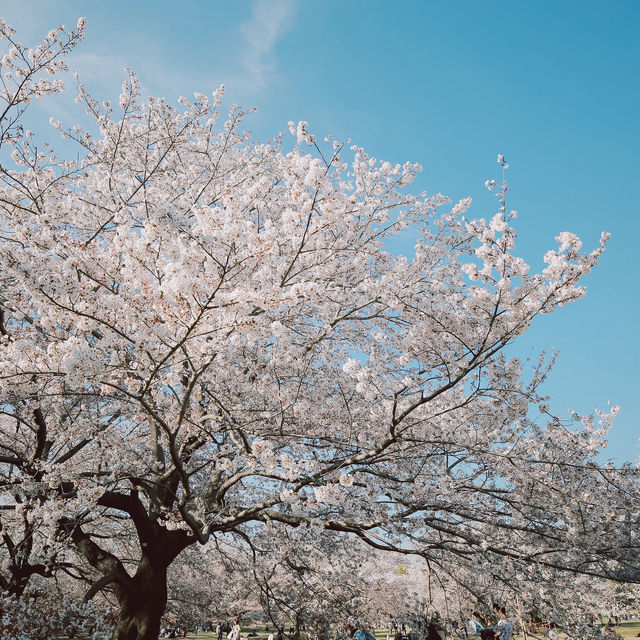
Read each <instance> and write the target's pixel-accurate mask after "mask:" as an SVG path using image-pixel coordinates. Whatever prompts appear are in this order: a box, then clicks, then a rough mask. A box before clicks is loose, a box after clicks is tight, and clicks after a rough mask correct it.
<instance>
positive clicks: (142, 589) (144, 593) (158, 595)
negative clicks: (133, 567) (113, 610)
mask: <svg viewBox="0 0 640 640" xmlns="http://www.w3.org/2000/svg"><path fill="white" fill-rule="evenodd" d="M118 601H119V604H120V612H119V614H118V619H117V621H116V628H115V630H114V633H113V637H114V640H158V636H159V635H160V619H161V618H162V614H163V613H164V610H165V607H166V604H167V570H166V567H165V566H164V563H163V565H162V566H160V567H158V566H153V565H152V563H151V562H149V561H148V560H147V559H143V560H142V561H141V563H140V565H139V567H138V571H137V572H136V575H135V577H134V578H133V580H132V583H131V585H130V588H129V589H127V590H126V591H124V590H123V591H122V592H120V593H119V594H118Z"/></svg>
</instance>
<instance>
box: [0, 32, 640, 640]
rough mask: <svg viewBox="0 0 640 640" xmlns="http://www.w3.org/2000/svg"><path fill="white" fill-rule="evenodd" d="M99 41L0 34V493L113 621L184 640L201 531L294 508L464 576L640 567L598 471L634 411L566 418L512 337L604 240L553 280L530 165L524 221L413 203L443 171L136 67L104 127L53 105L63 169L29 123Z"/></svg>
mask: <svg viewBox="0 0 640 640" xmlns="http://www.w3.org/2000/svg"><path fill="white" fill-rule="evenodd" d="M83 28H84V27H83V22H82V21H81V22H80V23H79V27H78V30H77V31H74V32H73V35H69V36H67V40H64V41H63V42H62V44H60V38H61V37H62V36H60V34H61V33H64V32H61V31H54V32H51V34H49V35H48V36H47V41H45V45H44V48H41V49H36V50H34V52H33V53H29V52H28V51H27V50H26V49H25V48H24V47H22V46H21V45H18V44H16V42H15V41H14V40H13V32H12V31H11V30H10V28H9V27H7V26H6V25H5V24H4V23H2V30H1V32H0V33H1V34H2V36H3V38H5V40H7V41H8V53H7V54H6V55H5V56H4V57H3V58H2V61H1V65H2V73H3V78H4V89H3V91H2V93H1V94H0V97H1V98H2V100H3V101H4V105H5V106H4V107H3V109H2V111H1V112H0V122H1V123H2V124H1V126H2V129H1V131H0V141H1V142H2V145H3V146H2V150H1V151H0V154H2V167H1V169H0V291H1V292H2V294H1V295H2V299H1V301H0V302H1V306H0V334H1V340H0V384H1V386H0V394H1V396H0V407H1V412H0V443H1V447H2V449H1V451H0V465H1V468H0V474H2V477H3V481H2V484H1V485H0V486H1V490H2V496H0V504H1V505H2V517H3V527H4V526H5V525H4V522H5V518H7V519H9V520H11V519H13V521H17V520H18V519H19V513H20V512H21V511H24V510H25V509H27V510H29V511H30V512H36V514H39V515H40V516H41V517H42V521H43V522H44V521H47V522H51V523H54V525H55V531H53V533H52V535H51V536H49V538H50V541H51V542H52V543H55V544H58V543H62V542H63V541H66V543H71V544H73V545H74V546H75V548H76V549H77V551H78V553H79V554H81V555H82V556H83V557H84V558H85V559H86V562H88V563H89V564H90V565H91V566H93V567H94V569H95V570H96V572H97V574H98V576H99V579H98V580H97V581H96V583H95V584H94V586H93V587H92V588H91V589H90V591H89V593H90V594H93V593H95V592H97V591H99V590H101V589H105V588H107V589H109V590H111V591H112V593H113V594H114V596H115V598H116V600H117V602H118V606H119V617H118V620H117V623H116V631H115V637H116V638H119V639H121V640H124V639H130V640H134V639H135V640H150V639H153V640H155V639H156V638H157V636H158V631H159V625H160V619H161V616H162V614H163V612H164V610H165V606H166V602H167V584H166V575H167V569H168V567H169V566H170V565H171V564H172V562H173V561H174V560H175V559H176V557H177V556H178V555H179V554H180V553H181V552H182V551H183V550H184V549H185V548H187V547H189V546H190V545H193V544H195V543H207V542H208V541H210V540H212V539H215V538H216V537H219V536H229V535H231V536H234V535H235V536H238V537H240V538H242V539H246V538H247V537H250V536H252V535H255V533H256V531H257V530H258V529H259V528H260V526H263V525H268V523H270V522H274V523H279V524H281V525H288V526H291V527H306V528H308V531H309V532H310V535H311V534H313V533H314V532H317V534H318V535H320V533H321V532H322V531H325V530H329V531H334V532H341V533H344V534H351V535H354V536H357V537H359V538H360V539H361V540H363V541H364V542H366V543H367V544H368V545H370V546H371V547H373V548H376V549H379V550H387V551H398V552H402V553H405V554H420V555H422V556H423V557H424V558H426V559H427V560H428V561H429V566H430V569H431V571H432V572H434V573H438V572H439V573H441V574H442V575H449V576H450V577H451V578H452V579H454V580H455V579H456V576H457V575H464V571H467V572H474V571H475V572H478V571H481V570H482V569H483V568H486V567H487V566H490V567H492V568H493V571H494V572H500V573H501V575H502V576H503V577H504V578H505V579H507V578H513V579H514V580H515V579H517V575H518V573H519V572H521V571H523V570H526V569H527V568H528V567H531V566H534V565H535V566H536V567H549V568H553V569H562V570H570V571H577V572H581V573H586V574H594V575H610V574H611V573H612V572H614V571H616V570H617V568H618V567H619V566H620V565H619V563H620V561H621V560H625V561H626V559H631V560H632V561H633V562H635V560H633V558H634V556H633V555H632V554H631V553H630V552H629V553H628V555H626V556H625V555H624V554H625V553H627V551H629V550H633V549H636V548H637V547H635V546H634V544H633V543H631V544H630V545H629V546H627V547H626V550H621V549H620V547H619V546H616V540H618V539H619V537H615V536H614V534H615V532H616V531H617V527H618V525H619V523H618V522H617V521H613V520H607V519H605V518H600V517H593V518H591V515H595V516H598V515H599V514H600V513H602V509H603V508H604V507H603V505H605V504H606V500H609V498H610V497H611V496H614V497H616V496H618V493H616V492H615V490H614V489H615V487H617V486H618V485H616V484H615V482H614V478H617V476H616V473H617V472H616V471H615V470H613V469H609V468H599V467H598V465H597V463H596V455H597V453H598V450H599V448H600V446H601V444H602V441H603V438H604V437H605V435H606V429H607V428H608V426H609V423H610V420H611V418H612V416H613V415H614V414H615V412H616V409H613V410H612V411H611V413H610V414H607V415H601V416H600V418H599V423H598V422H597V421H594V420H593V419H592V418H590V417H589V418H579V417H576V421H577V423H578V424H576V425H575V426H574V427H571V426H567V425H564V424H563V423H562V422H560V421H559V420H558V419H557V418H556V417H554V416H552V415H551V414H550V413H549V409H548V405H547V399H546V398H544V397H543V396H541V395H540V393H539V391H538V389H539V386H540V384H541V383H542V382H543V381H544V379H545V377H546V375H547V372H548V365H547V364H546V363H545V361H544V360H541V361H540V362H539V363H538V364H536V365H534V366H533V367H525V366H523V364H522V363H521V361H520V360H519V359H518V358H515V357H509V356H508V355H507V354H506V353H505V348H506V347H507V346H509V345H510V344H511V343H512V342H513V341H514V340H515V339H516V338H518V336H520V335H521V334H523V333H524V332H525V331H526V330H527V329H528V328H529V326H530V324H531V322H532V321H533V319H534V318H536V316H538V315H540V314H545V313H550V312H552V311H554V310H555V309H557V308H558V307H560V306H562V305H564V304H566V303H567V302H571V301H574V300H576V299H578V298H581V297H582V296H583V295H584V293H585V290H584V287H583V286H582V284H581V279H582V277H583V276H584V275H585V274H587V273H589V271H590V270H591V269H592V268H593V267H594V266H595V265H596V263H597V261H598V258H599V256H600V255H601V253H602V251H603V247H604V243H605V241H606V238H607V235H606V234H603V236H602V238H601V244H600V247H599V248H597V249H596V250H594V251H592V252H590V253H584V252H582V250H581V242H580V240H579V239H578V238H577V237H576V236H575V235H573V234H571V233H568V232H563V233H561V234H560V235H559V236H558V237H557V240H558V247H557V248H556V249H554V250H550V251H549V252H547V254H546V255H545V256H544V260H545V262H546V267H545V268H544V270H543V271H542V272H541V273H537V274H531V273H530V270H529V267H528V266H527V265H526V264H525V263H524V261H523V260H522V259H521V258H519V257H518V256H516V255H515V253H514V245H515V231H514V229H513V228H512V226H511V224H512V218H513V217H514V215H515V214H514V212H510V211H509V210H508V209H507V206H506V202H505V196H506V184H505V183H504V181H503V183H502V186H500V185H499V186H498V187H497V189H498V195H499V207H498V211H497V213H495V215H492V216H491V217H490V219H489V220H485V219H484V218H477V219H472V220H469V219H468V218H466V217H465V214H466V211H467V209H468V207H469V204H470V203H469V201H468V200H464V201H461V202H459V203H458V204H456V205H455V206H453V207H448V200H447V199H446V198H445V197H443V196H441V195H435V196H429V195H427V194H424V193H419V194H412V193H410V192H409V191H408V190H406V186H407V185H408V184H409V183H410V182H411V181H412V180H413V178H414V177H415V174H416V172H417V171H418V166H417V165H412V164H409V163H407V164H405V165H392V164H389V163H388V162H378V161H377V160H376V159H375V158H372V157H370V156H368V155H367V154H366V153H365V152H364V151H363V150H362V149H360V148H356V147H351V149H350V150H349V149H345V147H344V145H343V144H341V143H337V142H334V143H333V145H332V147H331V146H330V145H328V144H326V145H325V144H324V143H322V144H319V143H318V142H317V141H316V140H315V138H314V137H313V136H312V135H311V134H310V133H309V132H308V130H307V125H306V124H305V123H303V122H301V123H299V124H298V125H297V126H296V125H293V124H292V125H291V130H292V133H293V134H294V135H295V136H296V139H297V144H296V146H295V147H294V148H292V149H289V148H288V147H287V144H286V143H284V142H283V141H282V140H281V139H280V138H277V139H275V140H272V141H269V142H266V143H260V142H254V141H252V140H251V138H250V136H249V134H248V133H247V132H246V131H244V130H243V129H242V126H243V125H242V121H243V118H244V116H245V113H246V112H244V111H242V110H241V109H240V108H238V107H233V108H232V109H231V113H230V115H229V117H228V119H227V120H226V121H225V122H224V123H222V124H219V123H218V120H219V113H218V106H219V104H220V100H221V97H222V90H218V91H216V92H214V94H213V100H211V99H209V98H208V97H207V96H205V95H202V94H195V100H194V101H193V102H191V101H189V100H186V99H184V98H181V99H180V104H181V107H180V108H179V109H177V108H174V107H173V106H171V105H170V104H168V103H167V102H166V101H165V100H162V99H152V98H149V99H147V100H143V99H142V98H141V97H140V94H139V89H138V83H137V80H136V77H135V76H134V75H133V74H132V73H130V74H129V76H128V79H127V80H126V82H125V83H124V87H123V91H122V94H121V96H120V99H119V103H118V106H117V107H115V108H112V107H110V106H109V105H105V104H102V103H99V102H97V101H96V100H95V99H94V98H92V97H91V96H90V95H89V94H88V93H87V91H86V90H85V88H84V87H83V86H82V85H79V87H78V102H80V103H81V104H83V105H84V107H85V108H86V111H87V112H88V114H89V115H90V116H91V117H92V118H93V122H94V124H95V130H96V132H95V133H94V134H92V133H91V132H89V131H85V130H83V129H82V128H80V127H79V126H74V127H72V128H70V129H65V128H64V127H63V125H62V124H60V123H58V122H55V121H53V120H52V121H51V122H52V124H53V126H54V127H55V129H57V130H58V132H59V133H60V134H61V135H62V137H63V138H66V139H67V140H68V141H70V142H71V143H72V144H73V143H75V147H76V148H77V151H76V152H75V154H74V157H75V158H76V159H75V160H63V159H61V158H59V157H58V156H56V155H55V154H54V152H53V151H52V150H51V149H50V148H49V147H46V146H44V145H41V144H40V143H39V142H38V138H37V137H36V136H34V134H33V133H32V132H31V131H27V130H24V129H22V128H21V126H20V121H19V118H20V117H21V115H22V112H23V111H24V110H25V109H26V108H27V106H28V104H29V102H30V100H31V98H32V97H37V96H38V95H46V94H50V93H56V92H58V91H59V90H60V86H59V84H57V81H48V80H42V79H39V75H38V74H41V73H42V72H47V71H51V72H54V73H57V72H58V71H59V70H61V69H62V68H63V63H62V61H61V59H60V56H62V55H63V54H66V52H67V51H68V49H69V48H70V47H71V46H72V45H73V44H75V42H76V40H77V39H78V38H79V37H80V35H81V33H82V29H83ZM56 52H57V53H56ZM7 74H8V75H7ZM63 148H65V149H66V148H68V147H66V146H64V147H63ZM8 150H11V159H9V158H8ZM499 162H500V164H501V165H502V167H503V169H504V168H506V164H505V162H504V159H503V158H501V157H500V158H499ZM489 186H490V187H493V183H489ZM400 236H402V237H415V239H416V240H415V246H414V248H413V250H412V251H411V254H412V257H404V256H401V255H397V254H396V253H394V252H392V251H391V250H390V249H389V245H390V243H391V242H392V241H394V240H395V239H397V238H398V237H400ZM628 473H631V471H628ZM616 499H617V498H616ZM614 504H615V503H614ZM620 504H623V505H624V504H626V503H624V502H622V503H620ZM590 508H591V509H592V512H591V515H590V513H589V509H590ZM607 508H609V507H607ZM618 513H619V514H620V516H621V517H622V518H623V519H625V518H626V521H627V523H628V524H629V523H633V524H634V525H635V524H637V523H636V521H637V512H636V511H633V510H626V509H625V508H621V509H619V510H618ZM119 523H120V525H121V526H122V527H123V530H124V531H129V530H130V529H127V527H130V528H132V529H135V532H136V536H137V541H138V544H139V549H138V551H137V554H136V556H135V557H133V558H131V557H130V555H129V554H120V553H119V551H118V547H117V545H113V544H112V542H111V538H112V537H113V536H114V527H116V529H117V527H118V526H119ZM7 548H8V547H5V550H6V549H7ZM625 570H626V569H625ZM634 571H635V569H633V570H629V571H628V572H627V573H626V574H625V579H629V580H635V579H636V577H637V573H634ZM535 575H538V574H535Z"/></svg>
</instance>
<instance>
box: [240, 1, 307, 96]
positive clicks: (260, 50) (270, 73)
mask: <svg viewBox="0 0 640 640" xmlns="http://www.w3.org/2000/svg"><path fill="white" fill-rule="evenodd" d="M295 8H296V0H255V2H254V3H253V7H252V10H251V17H250V18H249V19H248V20H247V21H246V22H244V23H243V24H242V25H241V26H240V32H241V34H242V37H243V43H242V46H243V53H242V62H243V66H244V71H245V72H246V74H247V78H246V80H247V84H251V85H253V88H254V89H257V90H263V89H265V88H266V87H267V86H268V85H269V84H270V82H271V81H272V80H273V78H274V76H275V75H276V72H277V58H276V54H275V48H276V45H277V43H278V40H279V39H280V38H281V37H282V36H283V35H284V33H285V32H286V31H287V29H288V28H289V27H290V26H291V24H292V22H293V15H294V13H295Z"/></svg>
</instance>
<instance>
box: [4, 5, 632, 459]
mask: <svg viewBox="0 0 640 640" xmlns="http://www.w3.org/2000/svg"><path fill="white" fill-rule="evenodd" d="M0 15H2V16H3V17H4V18H5V19H6V20H7V22H9V23H10V24H12V25H13V26H14V27H16V28H17V29H18V33H19V35H20V36H21V38H22V39H23V40H24V41H25V42H35V40H36V39H38V38H39V37H40V36H41V35H44V33H46V32H47V31H48V30H49V29H50V28H52V27H54V26H57V25H58V24H60V23H64V24H67V25H73V24H75V22H76V20H77V18H78V17H79V16H81V15H84V16H86V17H87V18H88V20H89V29H88V33H87V38H86V40H85V42H84V43H83V44H82V45H81V47H80V48H79V49H78V50H77V52H76V54H75V55H74V57H73V59H72V63H73V66H75V67H76V68H77V69H78V70H79V72H80V73H81V75H82V77H83V78H84V79H85V80H86V81H87V84H88V85H89V86H90V87H91V88H92V89H93V90H94V92H95V93H96V94H97V95H98V97H101V98H109V99H112V98H115V96H117V94H118V92H119V88H120V85H121V83H122V80H123V78H124V74H123V71H122V69H123V67H124V66H126V65H128V66H131V67H132V68H133V69H134V70H135V71H136V72H137V73H138V75H139V77H140V79H141V82H142V85H143V88H144V89H145V91H146V92H148V93H151V94H153V95H156V96H157V95H163V96H166V97H167V98H175V97H177V96H178V95H186V96H190V95H192V93H193V91H196V90H198V91H202V92H208V91H210V90H212V89H214V88H215V87H217V86H218V85H219V84H221V83H224V84H225V85H226V87H227V94H226V95H227V100H228V103H229V104H231V103H232V102H237V103H241V104H244V105H255V106H257V107H258V113H257V114H255V115H254V116H253V117H252V118H251V119H250V120H248V121H247V125H248V127H249V128H250V129H251V130H252V131H253V132H254V135H255V137H257V138H265V137H269V136H272V135H275V134H277V133H278V132H279V131H283V130H285V129H286V128H287V122H288V121H289V120H294V121H297V120H307V121H309V123H310V130H311V131H313V132H314V133H316V134H318V135H320V136H324V135H326V134H332V135H334V136H335V137H338V138H347V137H349V138H351V139H352V140H353V142H354V143H357V144H358V145H360V146H363V147H365V148H366V149H367V150H368V151H369V152H370V153H371V154H372V155H375V156H376V157H378V158H382V159H385V160H389V161H391V162H404V161H407V160H410V161H413V162H420V163H421V164H422V165H423V167H424V171H423V173H422V175H421V177H420V179H419V180H418V183H417V187H416V188H418V189H427V190H429V191H431V192H442V193H445V194H447V195H449V196H450V197H451V198H453V199H454V200H455V199H458V198H461V197H464V196H471V197H472V198H473V200H474V204H473V207H472V210H471V213H470V215H472V216H474V217H481V216H490V215H492V214H493V213H494V212H495V198H494V197H493V196H492V195H491V194H489V193H488V192H487V191H486V190H485V188H484V181H485V180H486V179H487V178H497V177H498V166H497V165H496V164H495V158H496V155H497V154H498V153H503V154H505V156H506V157H507V160H508V162H509V163H510V166H511V168H510V170H509V172H508V178H509V181H510V186H511V189H512V191H511V192H510V194H509V198H510V201H509V203H508V205H509V207H510V208H515V209H517V210H518V212H519V219H518V221H517V225H516V228H517V231H518V234H519V251H520V252H521V254H522V255H523V257H524V258H525V259H526V260H527V261H528V262H529V264H531V265H532V266H534V267H540V265H541V264H542V260H541V258H542V255H543V254H544V252H545V251H546V250H547V249H549V248H551V247H552V246H553V245H554V240H553V238H554V236H555V235H556V234H557V233H558V232H560V231H565V230H569V231H574V232H575V233H577V234H578V235H580V236H581V238H582V239H583V241H584V243H585V246H586V247H587V248H593V247H595V245H596V243H597V240H598V238H599V236H600V232H601V231H603V230H607V231H609V232H611V234H612V238H611V241H610V243H609V247H608V250H607V252H606V254H605V255H604V257H603V258H602V260H601V266H600V268H599V269H598V270H597V272H596V273H593V274H592V275H591V276H590V277H589V278H588V279H587V282H586V284H587V287H588V290H589V292H588V295H587V298H586V299H584V300H582V301H580V302H578V303H576V304H573V305H570V306H568V307H567V308H565V309H562V310H561V311H560V312H558V313H556V314H553V315H551V316H546V317H543V318H540V320H539V322H537V323H536V324H535V326H534V327H533V328H532V330H531V332H530V333H529V334H527V335H526V336H524V337H523V339H522V341H521V343H520V350H521V352H522V353H524V354H527V353H535V352H537V351H539V350H540V349H543V348H549V349H552V348H559V349H560V359H559V361H558V364H557V366H556V368H555V370H554V372H553V374H552V376H551V379H550V381H549V383H548V384H547V388H546V389H547V392H548V393H549V394H551V395H552V398H553V401H552V408H553V409H555V410H556V411H558V412H560V413H561V414H564V415H566V411H567V410H568V409H569V408H573V409H575V410H577V411H578V412H582V413H586V412H591V411H592V410H593V409H594V408H596V407H599V408H602V409H604V408H606V406H607V401H611V402H612V403H615V404H619V405H621V406H622V409H623V410H622V413H621V414H620V415H619V416H618V418H617V421H616V426H615V428H614V431H613V432H612V434H611V438H610V447H609V450H608V455H610V456H612V457H615V458H617V459H626V460H635V459H637V457H638V446H637V443H638V437H639V436H640V429H638V425H639V419H640V401H639V397H640V389H639V388H638V374H637V371H636V368H637V365H638V362H639V361H640V347H639V344H640V340H639V339H638V331H637V329H634V325H635V326H637V325H638V324H639V323H638V320H637V319H636V318H637V316H638V314H639V313H640V303H639V302H638V294H639V289H640V287H639V285H638V277H639V276H640V269H639V268H638V242H639V240H640V222H639V214H640V210H639V209H640V206H639V204H638V195H637V190H638V188H639V186H640V162H639V161H638V155H637V154H638V149H639V147H640V144H639V143H640V125H639V124H638V114H639V113H640V108H639V103H640V73H639V71H638V70H639V69H640V38H639V37H638V33H640V2H638V1H637V0H628V1H625V0H608V1H601V2H596V1H591V0H581V1H580V2H578V1H573V2H570V1H569V0H554V1H553V2H550V1H547V0H536V1H535V2H531V0H528V1H520V0H503V1H500V2H498V1H496V2H489V1H485V2H481V1H480V0H457V1H453V0H439V1H437V2H436V1H432V0H421V1H410V0H405V1H397V2H389V1H378V0H369V1H365V0H322V1H321V0H255V1H249V0H246V1H241V0H227V1H222V0H211V1H209V2H205V1H196V0H183V1H181V2H169V1H166V0H162V1H154V2H150V1H138V2H135V3H134V2H124V1H121V0H110V1H109V2H101V3H98V2H86V1H85V2H80V1H77V0H76V1H72V0H69V1H64V0H60V1H51V0H22V1H21V2H19V3H18V2H15V0H12V1H11V2H7V1H5V0H1V1H0ZM46 108H48V109H49V108H53V107H50V106H46ZM55 108H56V109H58V110H60V111H62V113H55V114H54V115H55V116H56V117H57V118H58V119H60V120H62V121H63V122H68V123H71V121H72V120H73V119H74V117H73V116H72V115H69V114H66V113H64V110H65V108H64V107H63V106H58V107H55Z"/></svg>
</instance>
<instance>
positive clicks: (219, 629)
mask: <svg viewBox="0 0 640 640" xmlns="http://www.w3.org/2000/svg"><path fill="white" fill-rule="evenodd" d="M223 634H224V627H223V626H222V620H218V621H217V622H216V637H217V638H218V640H222V636H223Z"/></svg>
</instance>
